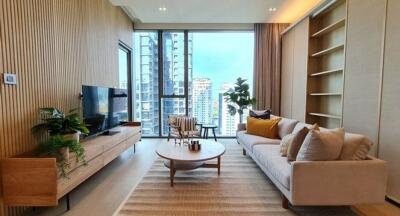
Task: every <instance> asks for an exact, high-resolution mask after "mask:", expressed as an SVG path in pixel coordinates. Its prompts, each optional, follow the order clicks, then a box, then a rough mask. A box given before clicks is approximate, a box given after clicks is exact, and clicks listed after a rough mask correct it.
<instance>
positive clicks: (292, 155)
mask: <svg viewBox="0 0 400 216" xmlns="http://www.w3.org/2000/svg"><path fill="white" fill-rule="evenodd" d="M308 131H309V129H308V128H307V127H303V128H302V129H300V130H299V131H297V132H296V133H294V136H293V141H292V142H291V143H290V145H289V147H288V151H287V160H288V161H294V160H296V157H297V154H298V153H299V150H300V148H301V145H302V144H303V141H304V138H305V137H306V136H307V133H308Z"/></svg>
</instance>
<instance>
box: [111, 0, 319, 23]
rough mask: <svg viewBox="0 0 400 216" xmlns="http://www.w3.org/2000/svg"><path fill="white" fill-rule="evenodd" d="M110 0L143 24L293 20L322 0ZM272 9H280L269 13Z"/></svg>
mask: <svg viewBox="0 0 400 216" xmlns="http://www.w3.org/2000/svg"><path fill="white" fill-rule="evenodd" d="M110 1H111V2H112V3H113V4H114V5H116V6H122V7H123V8H124V9H125V11H126V12H127V13H129V15H130V17H131V18H134V19H135V21H136V22H141V23H263V22H293V21H295V20H294V19H297V18H299V17H301V16H302V15H303V14H304V13H305V12H307V11H308V10H310V9H311V8H312V7H314V6H315V5H316V4H318V3H319V2H320V1H322V0H110ZM160 7H165V8H166V11H160V10H159V8H160ZM269 8H277V10H276V11H275V12H270V11H269Z"/></svg>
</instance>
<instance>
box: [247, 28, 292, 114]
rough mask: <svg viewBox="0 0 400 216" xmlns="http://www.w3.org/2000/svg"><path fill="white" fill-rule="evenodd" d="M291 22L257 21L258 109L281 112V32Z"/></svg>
mask: <svg viewBox="0 0 400 216" xmlns="http://www.w3.org/2000/svg"><path fill="white" fill-rule="evenodd" d="M288 26H289V24H286V23H257V24H255V25H254V30H255V34H254V35H255V56H254V61H255V62H254V77H253V80H254V83H253V84H254V85H253V86H254V92H253V95H254V97H255V98H256V99H257V105H256V107H255V108H256V109H259V110H263V109H271V110H272V113H273V114H275V115H279V114H280V95H281V33H282V31H283V30H285V28H287V27H288Z"/></svg>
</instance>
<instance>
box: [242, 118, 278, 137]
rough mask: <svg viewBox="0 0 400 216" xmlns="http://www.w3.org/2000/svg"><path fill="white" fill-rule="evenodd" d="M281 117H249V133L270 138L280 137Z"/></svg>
mask: <svg viewBox="0 0 400 216" xmlns="http://www.w3.org/2000/svg"><path fill="white" fill-rule="evenodd" d="M280 120H281V118H277V119H256V118H252V117H249V118H247V133H248V134H252V135H256V136H262V137H266V138H270V139H278V138H279V134H278V123H279V121H280Z"/></svg>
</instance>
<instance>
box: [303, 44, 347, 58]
mask: <svg viewBox="0 0 400 216" xmlns="http://www.w3.org/2000/svg"><path fill="white" fill-rule="evenodd" d="M343 49H344V44H339V45H335V46H333V47H329V48H326V49H324V50H321V51H318V52H316V53H314V54H311V56H312V57H320V56H323V55H327V54H330V53H333V52H336V51H338V50H343Z"/></svg>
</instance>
